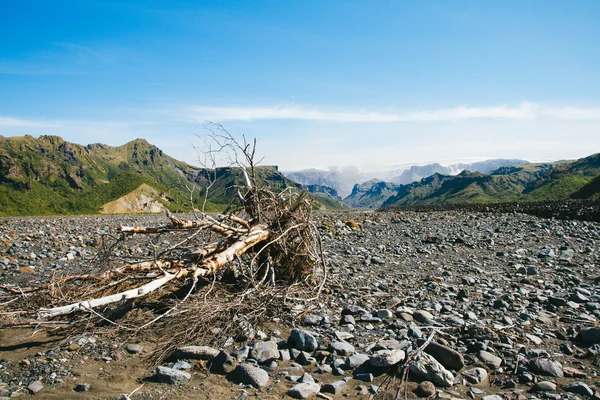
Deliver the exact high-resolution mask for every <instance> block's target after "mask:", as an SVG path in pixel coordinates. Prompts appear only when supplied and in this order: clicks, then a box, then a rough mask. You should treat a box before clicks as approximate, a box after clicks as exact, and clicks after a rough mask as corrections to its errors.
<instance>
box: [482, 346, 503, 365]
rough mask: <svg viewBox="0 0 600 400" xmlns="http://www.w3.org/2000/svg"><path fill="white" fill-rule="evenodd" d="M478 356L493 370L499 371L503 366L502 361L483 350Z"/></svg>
mask: <svg viewBox="0 0 600 400" xmlns="http://www.w3.org/2000/svg"><path fill="white" fill-rule="evenodd" d="M478 355H479V359H480V360H481V361H483V363H484V364H485V365H487V366H488V367H490V368H491V369H498V368H500V365H502V359H501V358H500V357H498V356H496V355H494V354H492V353H490V352H489V351H485V350H481V351H480V352H479V354H478Z"/></svg>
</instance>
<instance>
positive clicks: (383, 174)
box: [283, 159, 527, 197]
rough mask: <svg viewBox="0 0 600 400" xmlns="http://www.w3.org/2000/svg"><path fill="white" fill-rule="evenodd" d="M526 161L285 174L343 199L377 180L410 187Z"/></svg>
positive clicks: (377, 167)
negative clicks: (439, 176) (437, 176)
mask: <svg viewBox="0 0 600 400" xmlns="http://www.w3.org/2000/svg"><path fill="white" fill-rule="evenodd" d="M526 163H527V161H525V160H518V159H490V160H485V161H477V162H472V163H465V162H460V163H451V164H448V165H442V164H440V163H432V164H403V165H396V166H390V167H380V166H372V167H358V166H344V167H337V166H335V167H329V168H328V169H327V170H321V169H314V168H313V169H306V170H301V171H287V172H286V171H284V172H283V173H284V175H285V176H287V177H288V178H290V179H292V180H294V181H296V182H298V183H300V184H302V185H321V186H329V187H331V188H333V189H335V190H336V191H337V192H338V193H339V194H340V195H341V196H343V197H348V196H349V195H350V194H351V193H352V190H353V189H354V185H356V184H363V183H365V182H368V181H371V180H373V179H377V180H380V181H385V182H390V183H393V184H396V185H406V184H410V183H412V182H417V181H420V180H421V179H423V178H426V177H428V176H431V175H433V174H434V173H440V174H443V175H456V174H458V173H460V172H461V171H463V170H468V171H472V172H482V173H484V174H487V173H490V172H491V171H493V170H496V169H498V168H500V167H503V166H509V165H515V164H526Z"/></svg>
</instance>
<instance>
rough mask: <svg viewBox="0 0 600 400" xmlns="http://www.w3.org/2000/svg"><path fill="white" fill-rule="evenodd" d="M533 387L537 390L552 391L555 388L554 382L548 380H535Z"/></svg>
mask: <svg viewBox="0 0 600 400" xmlns="http://www.w3.org/2000/svg"><path fill="white" fill-rule="evenodd" d="M533 388H534V389H535V390H536V391H537V392H554V391H555V390H556V384H555V383H554V382H550V381H541V382H536V383H535V384H534V385H533Z"/></svg>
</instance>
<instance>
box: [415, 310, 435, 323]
mask: <svg viewBox="0 0 600 400" xmlns="http://www.w3.org/2000/svg"><path fill="white" fill-rule="evenodd" d="M412 317H413V318H414V319H415V321H418V322H427V321H431V320H432V319H433V315H431V313H430V312H429V311H425V310H416V311H415V312H413V315H412Z"/></svg>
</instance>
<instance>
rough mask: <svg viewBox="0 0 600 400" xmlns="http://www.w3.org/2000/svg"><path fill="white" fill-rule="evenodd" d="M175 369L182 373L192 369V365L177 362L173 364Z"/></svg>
mask: <svg viewBox="0 0 600 400" xmlns="http://www.w3.org/2000/svg"><path fill="white" fill-rule="evenodd" d="M173 369H177V370H180V371H182V370H187V369H192V365H191V364H190V363H189V362H186V361H177V362H176V363H175V364H173Z"/></svg>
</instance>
